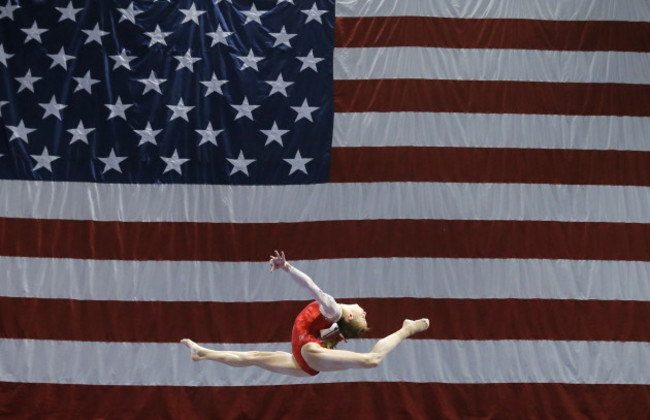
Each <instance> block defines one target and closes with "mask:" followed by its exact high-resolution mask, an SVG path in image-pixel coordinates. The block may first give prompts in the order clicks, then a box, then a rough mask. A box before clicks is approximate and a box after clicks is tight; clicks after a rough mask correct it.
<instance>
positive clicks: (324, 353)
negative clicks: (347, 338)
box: [181, 319, 429, 376]
mask: <svg viewBox="0 0 650 420" xmlns="http://www.w3.org/2000/svg"><path fill="white" fill-rule="evenodd" d="M427 328H429V320H428V319H419V320H417V321H411V320H408V319H407V320H405V321H404V323H403V324H402V328H400V329H399V330H397V331H396V332H394V333H393V334H391V335H389V336H388V337H385V338H382V339H381V340H379V341H378V342H377V344H375V346H374V347H373V348H372V350H371V351H370V352H369V353H356V352H352V351H346V350H335V349H326V348H324V347H321V346H320V345H318V344H317V343H307V344H305V345H304V346H303V347H302V352H301V353H302V356H303V357H304V358H305V361H306V362H307V364H309V366H310V367H311V368H313V369H315V370H318V371H320V372H332V371H337V370H345V369H355V368H356V369H359V368H365V369H367V368H373V367H376V366H378V365H379V364H380V363H381V362H382V361H383V360H384V359H385V358H386V356H387V355H388V353H390V352H391V351H392V350H393V349H395V347H397V345H398V344H399V343H401V342H402V341H404V340H405V339H406V338H408V337H410V336H411V335H413V334H417V333H419V332H422V331H424V330H426V329H427ZM181 342H182V343H183V344H185V345H186V346H187V347H189V348H190V350H191V357H192V360H194V361H199V360H212V361H215V362H220V363H224V364H226V365H229V366H233V367H244V366H257V367H260V368H262V369H266V370H270V371H271V372H275V373H281V374H284V375H292V376H309V374H307V373H306V372H304V371H303V370H302V369H301V368H300V366H299V365H298V363H297V362H296V359H294V357H293V355H292V354H290V353H285V352H281V351H276V352H266V351H248V352H238V351H217V350H210V349H207V348H205V347H201V346H199V345H198V344H196V343H195V342H193V341H192V340H190V339H188V338H185V339H183V340H181Z"/></svg>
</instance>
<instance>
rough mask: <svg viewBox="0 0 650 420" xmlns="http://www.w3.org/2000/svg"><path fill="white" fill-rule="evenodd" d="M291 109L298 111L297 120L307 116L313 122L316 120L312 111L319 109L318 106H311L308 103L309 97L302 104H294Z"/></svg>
mask: <svg viewBox="0 0 650 420" xmlns="http://www.w3.org/2000/svg"><path fill="white" fill-rule="evenodd" d="M291 109H293V110H294V111H296V112H297V113H298V115H297V116H296V122H297V121H299V120H301V119H303V118H305V119H308V120H309V121H311V122H314V120H313V119H312V117H311V113H312V112H314V111H316V110H317V109H318V107H317V106H309V104H308V103H307V99H305V100H304V101H303V103H302V105H300V106H292V107H291Z"/></svg>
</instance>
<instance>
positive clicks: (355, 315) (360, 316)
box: [349, 304, 368, 328]
mask: <svg viewBox="0 0 650 420" xmlns="http://www.w3.org/2000/svg"><path fill="white" fill-rule="evenodd" d="M349 313H350V314H351V315H352V320H356V322H357V325H359V326H361V327H363V328H368V321H366V311H364V310H363V308H362V307H361V306H359V305H357V304H354V305H350V306H349Z"/></svg>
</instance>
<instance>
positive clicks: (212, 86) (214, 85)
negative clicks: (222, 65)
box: [201, 73, 228, 96]
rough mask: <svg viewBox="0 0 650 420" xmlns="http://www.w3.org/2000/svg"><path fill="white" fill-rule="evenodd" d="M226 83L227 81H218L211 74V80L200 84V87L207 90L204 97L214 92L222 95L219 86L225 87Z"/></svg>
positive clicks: (213, 74) (214, 75)
mask: <svg viewBox="0 0 650 420" xmlns="http://www.w3.org/2000/svg"><path fill="white" fill-rule="evenodd" d="M226 83H228V81H227V80H219V79H218V78H217V75H216V74H215V73H212V79H210V80H207V81H204V82H201V84H202V85H204V86H205V87H207V88H208V89H207V90H206V92H205V96H208V95H209V94H211V93H214V92H216V93H218V94H220V95H223V92H222V91H221V86H223V85H225V84H226Z"/></svg>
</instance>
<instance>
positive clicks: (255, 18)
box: [241, 4, 268, 25]
mask: <svg viewBox="0 0 650 420" xmlns="http://www.w3.org/2000/svg"><path fill="white" fill-rule="evenodd" d="M241 12H242V13H243V14H245V15H246V21H245V22H244V25H246V24H247V23H250V22H257V23H259V24H260V25H261V24H262V20H261V17H262V15H263V14H264V13H266V12H268V10H257V8H256V7H255V5H254V4H253V5H252V6H251V9H250V10H242V11H241Z"/></svg>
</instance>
